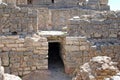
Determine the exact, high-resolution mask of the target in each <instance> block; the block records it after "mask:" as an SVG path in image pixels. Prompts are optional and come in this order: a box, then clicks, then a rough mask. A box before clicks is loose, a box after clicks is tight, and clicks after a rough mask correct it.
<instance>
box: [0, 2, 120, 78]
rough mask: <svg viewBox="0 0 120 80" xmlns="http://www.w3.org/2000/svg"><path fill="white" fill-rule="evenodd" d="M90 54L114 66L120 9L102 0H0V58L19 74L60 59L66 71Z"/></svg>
mask: <svg viewBox="0 0 120 80" xmlns="http://www.w3.org/2000/svg"><path fill="white" fill-rule="evenodd" d="M96 56H108V57H111V59H112V61H114V62H117V63H118V65H117V67H118V69H120V65H119V64H120V58H119V57H120V12H119V11H110V6H109V5H108V0H0V58H1V62H2V66H4V68H5V72H7V73H10V74H14V75H18V76H20V77H23V76H25V75H27V74H29V73H31V72H33V71H39V70H49V69H50V67H51V65H54V63H57V61H59V60H61V62H62V64H63V68H64V71H65V73H66V74H69V75H73V74H74V71H75V70H76V68H78V66H80V65H83V64H84V63H86V62H88V61H89V60H90V59H91V58H93V57H96Z"/></svg>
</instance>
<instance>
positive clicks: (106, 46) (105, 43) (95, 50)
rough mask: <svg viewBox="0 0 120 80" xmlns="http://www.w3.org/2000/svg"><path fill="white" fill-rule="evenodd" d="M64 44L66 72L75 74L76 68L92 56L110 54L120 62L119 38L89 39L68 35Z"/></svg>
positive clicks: (114, 59)
mask: <svg viewBox="0 0 120 80" xmlns="http://www.w3.org/2000/svg"><path fill="white" fill-rule="evenodd" d="M65 42H66V43H65V44H64V46H63V47H64V53H65V54H64V65H65V72H66V73H68V74H73V73H74V70H75V69H76V68H77V67H79V66H81V65H83V64H84V63H86V62H88V61H89V60H90V59H91V58H92V57H96V56H109V57H111V58H112V60H113V61H115V62H118V68H119V69H120V66H119V63H120V59H119V56H120V54H119V52H120V50H119V49H120V41H119V40H118V39H101V40H100V39H99V40H97V39H94V40H87V38H86V37H66V40H65Z"/></svg>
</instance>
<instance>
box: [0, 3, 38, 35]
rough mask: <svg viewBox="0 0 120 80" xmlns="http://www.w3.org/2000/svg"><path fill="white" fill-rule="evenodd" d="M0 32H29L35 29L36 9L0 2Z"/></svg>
mask: <svg viewBox="0 0 120 80" xmlns="http://www.w3.org/2000/svg"><path fill="white" fill-rule="evenodd" d="M0 13H1V14H0V34H1V35H3V34H4V35H11V34H24V35H25V34H28V33H29V34H31V33H34V32H36V31H37V30H38V29H37V26H38V25H37V23H38V22H37V11H36V10H32V9H29V8H20V7H16V6H10V5H7V4H0Z"/></svg>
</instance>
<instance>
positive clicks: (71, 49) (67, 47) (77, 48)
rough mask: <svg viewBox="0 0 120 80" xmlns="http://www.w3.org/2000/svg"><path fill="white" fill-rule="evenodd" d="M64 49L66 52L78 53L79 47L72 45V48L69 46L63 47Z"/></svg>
mask: <svg viewBox="0 0 120 80" xmlns="http://www.w3.org/2000/svg"><path fill="white" fill-rule="evenodd" d="M65 49H66V51H68V52H69V51H79V50H80V49H79V46H75V45H73V46H70V45H66V46H65Z"/></svg>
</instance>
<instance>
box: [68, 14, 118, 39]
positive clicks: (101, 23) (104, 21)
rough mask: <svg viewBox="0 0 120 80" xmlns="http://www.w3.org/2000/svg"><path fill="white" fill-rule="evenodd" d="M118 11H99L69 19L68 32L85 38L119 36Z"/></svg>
mask: <svg viewBox="0 0 120 80" xmlns="http://www.w3.org/2000/svg"><path fill="white" fill-rule="evenodd" d="M119 14H120V13H119V12H116V13H115V12H101V13H97V14H96V13H95V14H94V13H93V15H82V16H80V17H79V16H78V17H77V18H72V19H70V22H69V23H68V34H69V35H71V36H79V35H82V36H86V37H87V38H96V39H102V38H120V23H119V21H120V17H119Z"/></svg>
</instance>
